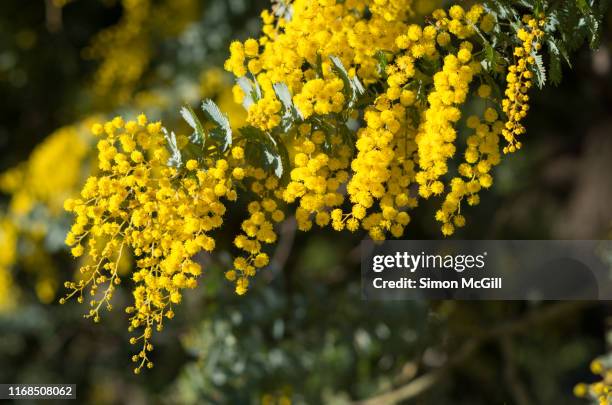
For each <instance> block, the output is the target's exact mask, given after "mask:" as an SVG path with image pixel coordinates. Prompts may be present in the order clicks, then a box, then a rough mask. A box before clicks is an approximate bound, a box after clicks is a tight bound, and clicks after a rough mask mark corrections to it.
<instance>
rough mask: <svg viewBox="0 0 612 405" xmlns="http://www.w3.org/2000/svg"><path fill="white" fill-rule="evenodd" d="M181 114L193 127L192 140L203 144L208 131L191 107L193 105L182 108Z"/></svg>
mask: <svg viewBox="0 0 612 405" xmlns="http://www.w3.org/2000/svg"><path fill="white" fill-rule="evenodd" d="M180 113H181V116H182V117H183V119H184V120H185V121H186V122H187V124H189V126H190V127H191V128H193V134H192V135H191V139H190V140H191V142H193V143H195V144H198V145H203V144H204V141H205V140H206V133H205V132H204V127H203V126H202V123H201V122H200V119H199V118H198V116H197V115H196V113H195V111H193V109H192V108H191V106H185V107H183V108H181V111H180Z"/></svg>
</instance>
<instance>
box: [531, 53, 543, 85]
mask: <svg viewBox="0 0 612 405" xmlns="http://www.w3.org/2000/svg"><path fill="white" fill-rule="evenodd" d="M532 56H533V58H534V59H535V68H534V69H533V70H534V73H535V79H536V80H535V82H536V84H537V86H538V87H539V88H540V89H541V88H543V87H544V86H545V85H546V67H545V66H544V61H543V59H542V55H537V54H533V55H532Z"/></svg>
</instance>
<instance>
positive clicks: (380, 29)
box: [225, 0, 412, 130]
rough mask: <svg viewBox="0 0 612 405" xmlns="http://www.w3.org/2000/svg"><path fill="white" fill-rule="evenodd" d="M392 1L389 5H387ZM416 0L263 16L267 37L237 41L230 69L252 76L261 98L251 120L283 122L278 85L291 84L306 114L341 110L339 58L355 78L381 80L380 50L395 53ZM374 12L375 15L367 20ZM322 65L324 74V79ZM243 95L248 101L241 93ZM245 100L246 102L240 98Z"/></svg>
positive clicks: (301, 3)
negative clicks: (335, 69)
mask: <svg viewBox="0 0 612 405" xmlns="http://www.w3.org/2000/svg"><path fill="white" fill-rule="evenodd" d="M385 3H389V4H385ZM411 3H412V0H391V1H381V0H376V1H366V0H348V1H343V2H339V1H336V0H315V1H311V0H296V1H293V2H292V3H291V7H292V16H291V18H290V19H289V20H287V19H285V18H283V17H280V18H276V17H275V16H274V15H273V14H271V13H270V12H268V11H264V12H263V13H262V20H263V23H264V28H263V34H264V35H263V36H262V37H261V38H260V39H259V40H255V39H248V40H246V41H245V42H244V44H242V43H240V42H234V43H232V45H231V47H230V52H231V56H230V58H229V59H228V60H227V61H226V63H225V68H226V69H227V70H228V71H230V72H232V73H234V74H235V75H236V76H237V77H242V76H244V75H246V74H247V73H251V74H252V75H254V76H255V77H256V79H257V82H258V83H259V86H260V87H261V92H262V96H261V99H259V100H255V103H254V104H252V105H251V106H250V107H249V111H248V119H247V121H248V122H249V123H250V124H251V125H255V126H257V127H259V128H261V129H265V130H269V129H272V128H274V127H276V126H277V125H278V124H279V123H280V117H278V114H279V112H280V110H281V104H280V102H279V101H278V99H277V97H276V94H275V93H274V89H273V86H272V85H273V84H274V83H281V82H282V83H285V84H287V86H288V87H289V90H290V91H291V93H292V94H293V98H294V102H295V104H296V105H298V107H299V108H300V109H303V111H301V112H302V113H303V114H304V115H305V116H307V117H308V116H310V115H311V114H312V113H313V112H315V113H320V114H327V113H330V112H339V111H340V110H341V108H342V104H343V102H344V101H345V100H344V97H343V95H342V93H341V89H342V86H341V84H342V82H341V81H340V80H339V78H338V77H337V76H336V74H335V73H333V69H332V65H331V62H330V61H329V57H330V56H337V57H339V58H340V59H341V60H342V63H343V64H344V66H345V67H346V68H347V69H348V70H349V73H350V74H351V75H355V74H357V75H358V76H359V78H360V79H361V80H362V81H364V82H365V83H372V82H374V81H376V80H377V79H378V78H379V72H378V70H377V64H378V61H377V58H376V50H389V51H391V52H395V51H396V50H397V45H396V44H395V38H396V37H397V36H398V35H400V34H401V33H402V32H404V31H405V29H406V24H405V22H404V19H405V17H406V15H408V14H411V11H410V5H411ZM368 7H370V8H369V10H370V11H371V13H372V15H371V16H370V17H369V18H366V13H367V11H368ZM319 65H321V71H322V76H320V75H319V77H317V76H318V67H319ZM236 94H237V95H238V97H239V98H240V97H244V94H243V93H242V92H241V91H240V90H236ZM240 101H242V100H240Z"/></svg>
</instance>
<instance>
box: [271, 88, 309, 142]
mask: <svg viewBox="0 0 612 405" xmlns="http://www.w3.org/2000/svg"><path fill="white" fill-rule="evenodd" d="M272 87H273V88H274V93H275V94H276V97H277V98H278V99H279V100H280V102H281V103H282V105H283V113H282V117H281V124H280V127H281V129H282V131H283V132H284V133H288V132H289V131H290V130H291V128H292V127H293V126H294V125H295V124H296V123H298V122H301V121H302V120H303V119H304V116H303V115H302V113H301V112H300V110H299V109H298V108H297V107H296V106H295V104H293V99H292V98H291V92H290V91H289V87H288V86H287V85H286V84H285V83H274V85H272Z"/></svg>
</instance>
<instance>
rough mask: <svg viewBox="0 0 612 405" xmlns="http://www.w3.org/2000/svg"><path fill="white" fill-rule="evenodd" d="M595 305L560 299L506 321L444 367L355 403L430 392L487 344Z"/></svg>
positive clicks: (376, 404) (387, 401)
mask: <svg viewBox="0 0 612 405" xmlns="http://www.w3.org/2000/svg"><path fill="white" fill-rule="evenodd" d="M592 304H593V303H592V302H589V301H569V302H556V303H554V304H551V305H546V306H544V307H542V308H540V309H538V310H534V311H531V312H529V313H528V314H527V315H525V316H524V317H522V318H520V319H517V320H514V321H509V322H505V323H502V324H500V325H498V326H495V327H493V328H490V329H487V330H483V331H480V332H479V333H477V334H476V335H475V336H474V337H473V338H471V339H469V340H467V341H466V342H465V343H464V344H463V345H462V346H461V348H460V349H459V351H457V352H456V353H457V354H456V355H455V356H453V357H451V358H450V359H449V361H448V362H447V363H446V364H445V365H444V366H442V367H440V368H438V369H435V370H432V371H430V372H428V373H426V374H423V375H421V376H419V377H417V378H415V379H414V380H412V381H410V382H409V383H407V384H405V385H403V386H401V387H398V388H396V389H393V390H391V391H389V392H386V393H382V394H379V395H376V396H374V397H371V398H369V399H366V400H363V401H358V402H356V403H355V404H356V405H380V404H395V403H397V402H400V401H405V400H407V399H411V398H414V397H416V396H418V395H420V394H422V393H423V392H425V391H427V390H428V389H429V388H431V387H432V386H433V385H434V384H435V383H437V382H438V381H440V380H441V379H442V377H444V376H445V375H446V374H447V373H448V372H449V371H451V370H452V369H453V368H454V367H455V366H457V365H458V364H460V363H462V362H463V361H464V360H465V359H467V358H468V357H470V356H471V355H472V354H473V353H474V352H476V351H477V350H478V349H479V348H480V347H481V346H482V345H483V344H485V343H487V342H489V341H491V340H494V339H497V338H500V337H505V336H509V335H515V334H521V333H524V332H528V331H529V330H530V329H531V328H532V327H533V326H535V325H539V324H542V323H545V322H550V321H552V320H555V319H558V318H560V317H561V316H566V315H567V314H568V313H571V312H575V311H578V310H580V309H583V308H585V307H587V306H589V305H592Z"/></svg>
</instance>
